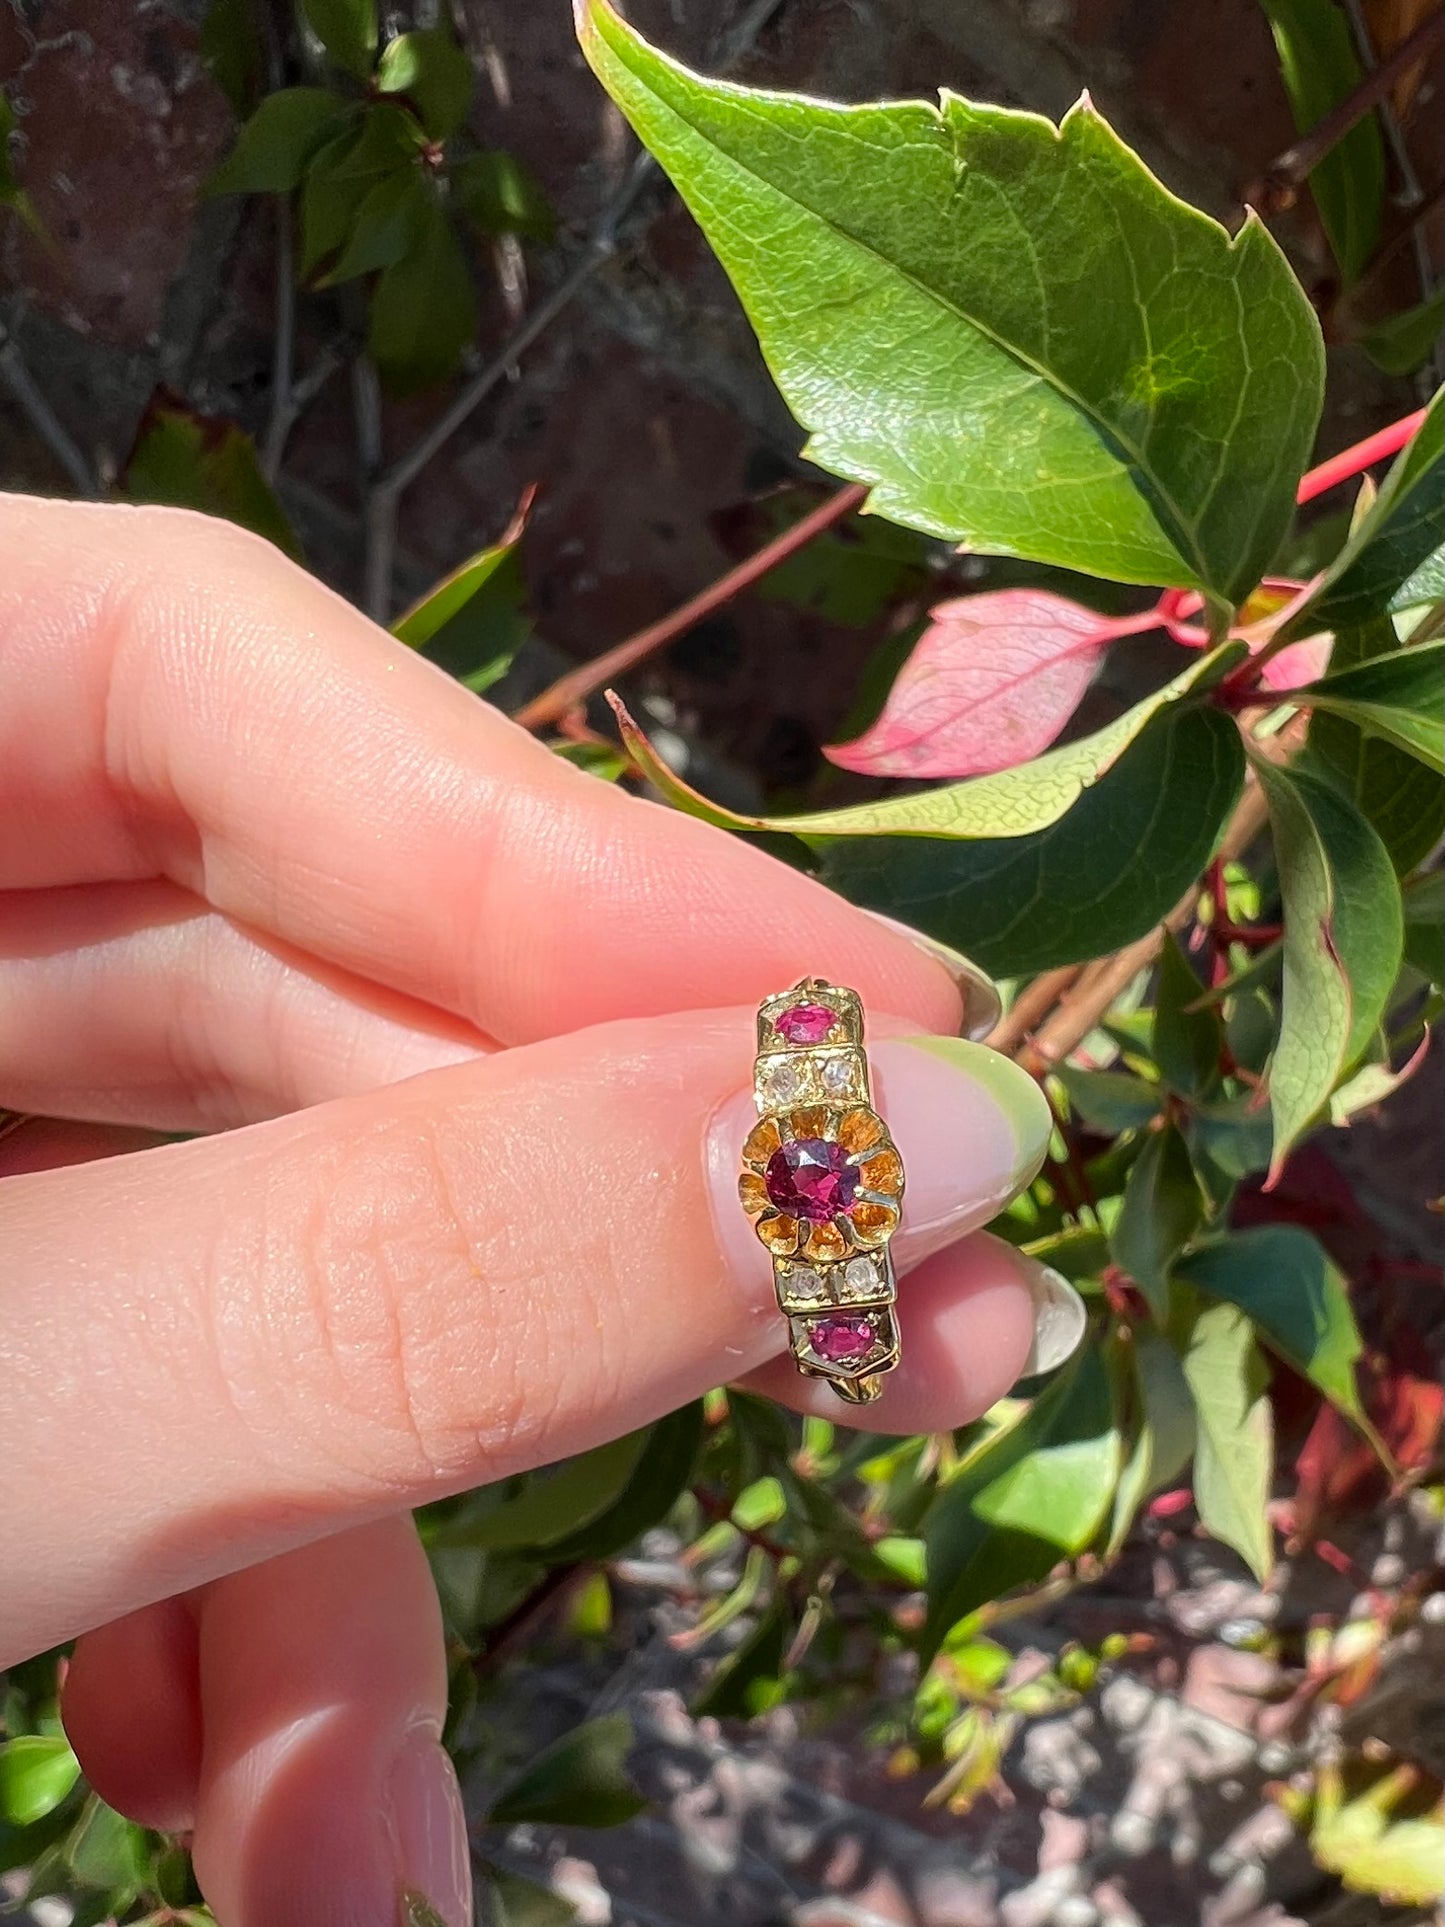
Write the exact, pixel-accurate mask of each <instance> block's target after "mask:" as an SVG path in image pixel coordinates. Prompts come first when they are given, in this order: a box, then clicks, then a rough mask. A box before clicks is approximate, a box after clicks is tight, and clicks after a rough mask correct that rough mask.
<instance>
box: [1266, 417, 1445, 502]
mask: <svg viewBox="0 0 1445 1927" xmlns="http://www.w3.org/2000/svg"><path fill="white" fill-rule="evenodd" d="M1424 419H1425V410H1424V409H1423V408H1417V409H1416V410H1415V413H1414V414H1413V415H1406V416H1405V417H1404V418H1403V419H1402V420H1401V421H1397V422H1391V423H1390V426H1389V427H1388V428H1382V429H1381V430H1380V431H1379V433H1378V434H1375V435H1367V436H1366V437H1365V439H1364V440H1363V441H1362V442H1356V443H1355V445H1354V447H1353V448H1343V449H1341V450H1340V452H1339V454H1338V455H1331V457H1330V459H1329V460H1328V461H1327V462H1321V463H1320V465H1319V467H1318V468H1312V469H1311V470H1310V472H1309V473H1308V475H1305V476H1304V477H1302V478H1301V481H1300V485H1299V488H1298V490H1297V492H1296V494H1295V500H1296V501H1297V502H1298V503H1299V504H1300V506H1301V507H1303V506H1304V504H1305V503H1306V502H1312V501H1313V500H1314V499H1315V497H1316V496H1317V495H1323V494H1324V492H1325V490H1326V489H1330V488H1334V487H1336V485H1337V484H1338V483H1340V482H1347V481H1348V480H1349V479H1350V477H1351V476H1352V475H1359V474H1361V473H1363V471H1364V470H1365V469H1367V468H1369V467H1371V466H1372V465H1373V464H1374V463H1375V462H1382V461H1383V460H1384V459H1385V457H1386V456H1387V455H1396V454H1398V453H1399V451H1400V450H1401V449H1402V448H1403V447H1404V446H1405V444H1406V442H1408V441H1409V439H1410V437H1411V436H1412V435H1413V434H1414V433H1415V430H1416V429H1417V428H1418V427H1419V426H1420V424H1421V422H1422V421H1424Z"/></svg>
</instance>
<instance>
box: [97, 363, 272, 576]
mask: <svg viewBox="0 0 1445 1927" xmlns="http://www.w3.org/2000/svg"><path fill="white" fill-rule="evenodd" d="M120 486H121V489H122V491H123V492H124V493H125V494H126V495H127V496H129V497H130V499H131V500H132V501H134V502H164V503H169V504H170V505H171V506H173V507H177V508H192V509H200V510H202V511H203V512H204V513H205V514H207V515H218V516H221V517H222V518H223V519H224V520H226V521H228V522H236V523H238V524H239V525H240V526H241V527H242V528H243V529H252V530H254V531H255V533H256V534H257V535H264V536H265V537H266V539H267V541H269V542H274V543H275V544H276V547H277V548H278V549H282V550H284V551H285V553H286V554H287V555H289V556H293V557H295V558H297V559H298V560H299V558H300V554H301V547H300V544H299V543H298V541H297V539H296V534H295V531H294V530H293V529H292V527H291V524H290V523H289V522H288V521H287V519H286V513H285V511H284V509H283V508H282V507H281V504H280V503H279V502H278V501H277V499H276V497H275V495H274V494H273V493H272V490H271V486H270V484H269V483H268V482H267V480H266V478H265V476H264V475H262V473H261V468H260V464H259V462H258V461H257V460H256V447H255V444H254V443H253V442H252V440H251V437H250V436H249V435H247V434H246V433H245V432H244V430H242V429H240V428H238V427H237V426H236V424H235V422H233V421H228V420H226V419H225V418H224V417H223V416H216V415H201V414H197V413H196V411H195V410H194V409H192V408H188V407H187V406H186V404H185V403H184V402H182V401H180V400H178V399H177V398H176V397H174V396H172V395H169V394H167V393H166V392H165V391H164V390H158V391H157V393H156V395H155V396H154V398H153V399H152V401H151V403H150V406H149V407H148V408H147V410H146V412H145V415H144V417H143V419H142V421H141V426H140V432H139V434H138V435H137V437H136V442H135V446H134V448H133V449H132V450H131V453H130V459H129V460H128V461H127V463H126V466H125V472H124V474H123V475H122V477H121V483H120Z"/></svg>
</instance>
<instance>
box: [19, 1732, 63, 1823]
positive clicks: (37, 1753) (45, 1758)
mask: <svg viewBox="0 0 1445 1927" xmlns="http://www.w3.org/2000/svg"><path fill="white" fill-rule="evenodd" d="M79 1778H80V1762H79V1761H78V1760H77V1759H76V1757H75V1755H74V1753H72V1752H71V1750H70V1742H69V1741H68V1740H65V1739H61V1738H58V1737H57V1738H53V1739H52V1738H51V1737H50V1736H49V1735H46V1734H40V1733H22V1734H21V1735H20V1736H19V1737H18V1738H17V1739H13V1740H5V1741H3V1742H0V1819H5V1820H9V1821H10V1822H11V1823H12V1825H14V1826H17V1827H28V1826H32V1825H33V1824H34V1823H35V1821H37V1820H43V1819H44V1817H45V1815H46V1814H47V1813H49V1812H50V1811H51V1810H52V1809H53V1808H55V1807H58V1806H59V1805H60V1803H61V1801H62V1800H63V1799H64V1798H65V1796H66V1794H67V1793H69V1792H70V1789H71V1788H72V1787H73V1786H74V1785H75V1783H76V1781H77V1780H78V1779H79Z"/></svg>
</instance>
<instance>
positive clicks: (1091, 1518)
mask: <svg viewBox="0 0 1445 1927" xmlns="http://www.w3.org/2000/svg"><path fill="white" fill-rule="evenodd" d="M1120 1451H1121V1442H1120V1438H1119V1433H1118V1430H1117V1429H1116V1426H1115V1421H1114V1405H1113V1395H1112V1390H1111V1386H1110V1381H1109V1374H1108V1371H1107V1369H1106V1367H1105V1364H1104V1359H1103V1356H1102V1354H1101V1353H1100V1352H1099V1351H1098V1350H1097V1349H1096V1348H1095V1347H1092V1346H1086V1347H1084V1349H1083V1350H1082V1351H1080V1352H1079V1353H1078V1354H1077V1355H1076V1356H1075V1358H1074V1359H1073V1360H1072V1362H1071V1363H1070V1364H1069V1365H1067V1366H1066V1367H1065V1368H1064V1369H1063V1371H1061V1372H1060V1373H1059V1374H1058V1376H1057V1377H1056V1378H1054V1379H1052V1380H1051V1381H1050V1383H1049V1385H1048V1386H1047V1388H1046V1389H1045V1390H1044V1391H1043V1392H1041V1393H1040V1395H1039V1396H1038V1398H1036V1399H1035V1400H1034V1401H1033V1404H1032V1405H1031V1406H1030V1407H1029V1409H1028V1411H1027V1413H1026V1414H1025V1415H1024V1417H1023V1418H1022V1419H1021V1420H1020V1421H1019V1422H1018V1423H1017V1424H1016V1425H1014V1426H1013V1427H1012V1428H1010V1429H1008V1430H1005V1431H1002V1432H1000V1433H999V1434H998V1435H997V1436H996V1439H995V1441H994V1442H993V1443H992V1444H991V1445H989V1446H988V1447H987V1448H986V1449H985V1450H983V1451H982V1452H981V1453H980V1454H979V1455H978V1457H977V1459H976V1460H975V1461H974V1462H973V1464H972V1465H971V1467H970V1468H969V1469H968V1470H967V1471H966V1472H965V1473H964V1474H963V1475H962V1476H961V1477H960V1478H958V1479H956V1480H954V1481H953V1483H952V1484H950V1485H947V1486H945V1487H944V1489H943V1490H942V1492H941V1493H940V1494H939V1496H938V1498H937V1500H936V1501H935V1503H934V1505H933V1507H932V1509H931V1511H930V1512H929V1514H928V1517H927V1519H926V1521H925V1524H924V1540H925V1543H926V1545H927V1550H928V1601H929V1610H928V1629H927V1632H926V1634H925V1637H924V1642H923V1644H924V1653H925V1656H927V1655H930V1654H932V1653H934V1652H936V1651H937V1649H938V1646H939V1643H940V1641H941V1640H942V1639H943V1636H944V1634H945V1633H946V1632H947V1631H948V1629H949V1627H950V1626H952V1625H954V1624H955V1623H956V1622H957V1621H958V1620H960V1619H962V1618H964V1617H965V1616H966V1615H967V1614H969V1613H971V1612H973V1611H975V1610H976V1609H977V1608H978V1607H979V1606H981V1605H983V1604H984V1603H985V1602H986V1601H988V1600H990V1599H995V1598H998V1597H999V1596H1000V1595H1001V1594H1003V1593H1005V1592H1008V1591H1012V1590H1013V1589H1014V1588H1015V1587H1018V1586H1022V1585H1030V1584H1033V1583H1035V1582H1037V1581H1038V1580H1040V1579H1042V1578H1043V1577H1045V1575H1046V1574H1047V1573H1048V1572H1049V1571H1050V1570H1051V1569H1052V1568H1053V1567H1054V1566H1055V1565H1057V1564H1058V1562H1059V1561H1060V1560H1061V1559H1064V1558H1068V1557H1072V1556H1073V1555H1075V1554H1076V1553H1079V1552H1082V1551H1083V1549H1084V1547H1085V1546H1087V1545H1088V1543H1089V1542H1090V1540H1091V1539H1092V1538H1093V1536H1094V1534H1095V1532H1096V1531H1097V1530H1098V1527H1099V1523H1100V1521H1101V1519H1102V1518H1103V1517H1104V1515H1105V1512H1106V1511H1107V1509H1108V1506H1109V1504H1110V1501H1111V1499H1112V1497H1113V1490H1114V1481H1115V1479H1116V1477H1117V1476H1118V1470H1119V1462H1120Z"/></svg>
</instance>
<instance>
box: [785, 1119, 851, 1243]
mask: <svg viewBox="0 0 1445 1927" xmlns="http://www.w3.org/2000/svg"><path fill="white" fill-rule="evenodd" d="M765 1182H766V1184H767V1187H768V1196H769V1198H770V1199H771V1200H772V1202H773V1203H774V1204H775V1205H776V1206H777V1207H778V1209H779V1211H786V1212H787V1214H788V1216H789V1217H792V1218H806V1219H807V1220H808V1222H809V1223H810V1224H825V1223H826V1222H827V1221H828V1219H829V1218H831V1217H833V1216H834V1215H835V1214H836V1213H837V1212H839V1211H851V1210H852V1208H853V1197H854V1194H855V1192H856V1191H857V1189H858V1173H857V1170H856V1169H855V1168H854V1166H853V1165H851V1164H850V1163H849V1162H848V1153H847V1152H846V1151H845V1150H844V1149H843V1147H842V1145H841V1144H831V1143H829V1141H828V1140H827V1139H826V1138H821V1137H800V1138H794V1139H793V1140H792V1141H791V1142H790V1143H788V1144H783V1145H780V1146H779V1147H778V1149H777V1150H776V1151H774V1153H773V1155H772V1156H771V1157H770V1158H769V1159H768V1169H767V1176H766V1179H765Z"/></svg>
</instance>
